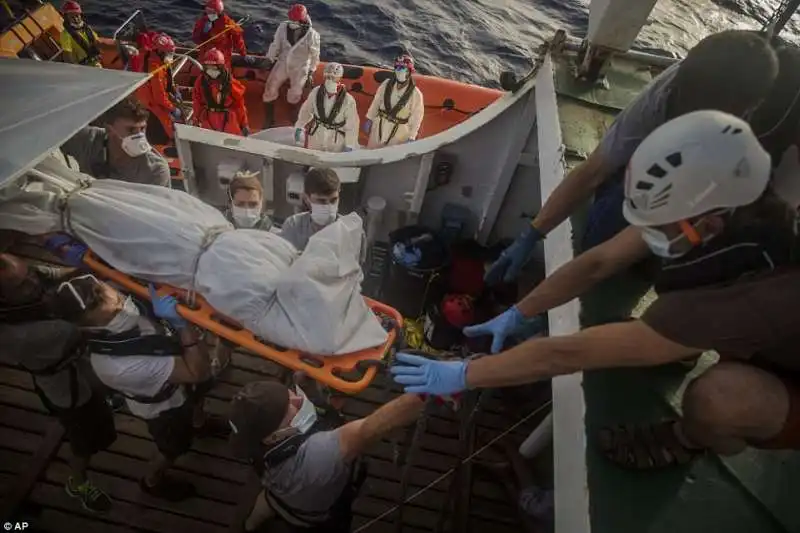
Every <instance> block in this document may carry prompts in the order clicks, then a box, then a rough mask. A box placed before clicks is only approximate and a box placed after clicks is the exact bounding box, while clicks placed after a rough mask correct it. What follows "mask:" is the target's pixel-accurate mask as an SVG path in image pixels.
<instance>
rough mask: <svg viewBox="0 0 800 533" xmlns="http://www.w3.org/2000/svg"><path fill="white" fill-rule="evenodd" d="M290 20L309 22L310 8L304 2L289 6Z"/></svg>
mask: <svg viewBox="0 0 800 533" xmlns="http://www.w3.org/2000/svg"><path fill="white" fill-rule="evenodd" d="M289 20H291V21H292V22H301V23H303V24H305V23H307V22H308V9H306V6H304V5H303V4H295V5H293V6H292V7H290V8H289Z"/></svg>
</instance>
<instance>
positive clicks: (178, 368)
mask: <svg viewBox="0 0 800 533" xmlns="http://www.w3.org/2000/svg"><path fill="white" fill-rule="evenodd" d="M180 336H181V345H183V347H184V350H183V355H182V356H180V357H176V358H175V367H174V368H173V369H172V374H170V376H169V382H170V383H184V384H191V383H202V382H204V381H206V380H208V378H210V377H211V365H210V362H209V359H208V346H206V343H205V342H203V341H202V340H201V339H200V336H199V335H198V334H197V330H196V329H194V328H193V327H191V326H189V327H186V328H183V329H182V330H181V332H180Z"/></svg>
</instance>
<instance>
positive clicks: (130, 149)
mask: <svg viewBox="0 0 800 533" xmlns="http://www.w3.org/2000/svg"><path fill="white" fill-rule="evenodd" d="M122 151H123V152H125V153H126V154H128V155H129V156H131V157H139V156H140V155H144V154H146V153H147V152H149V151H150V143H148V142H147V136H146V135H145V134H144V132H142V133H134V134H133V135H128V136H127V137H123V138H122Z"/></svg>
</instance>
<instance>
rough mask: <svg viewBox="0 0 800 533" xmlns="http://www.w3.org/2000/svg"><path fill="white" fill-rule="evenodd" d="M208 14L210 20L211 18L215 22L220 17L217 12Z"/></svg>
mask: <svg viewBox="0 0 800 533" xmlns="http://www.w3.org/2000/svg"><path fill="white" fill-rule="evenodd" d="M206 16H207V17H208V20H210V21H211V22H214V21H215V20H217V19H218V18H219V15H217V14H216V13H206Z"/></svg>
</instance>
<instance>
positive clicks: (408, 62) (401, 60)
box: [394, 53, 417, 72]
mask: <svg viewBox="0 0 800 533" xmlns="http://www.w3.org/2000/svg"><path fill="white" fill-rule="evenodd" d="M398 65H405V66H406V68H408V71H409V72H416V71H417V69H415V68H414V58H413V57H411V54H408V53H406V54H400V55H399V56H397V59H395V60H394V66H395V67H396V66H398Z"/></svg>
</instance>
